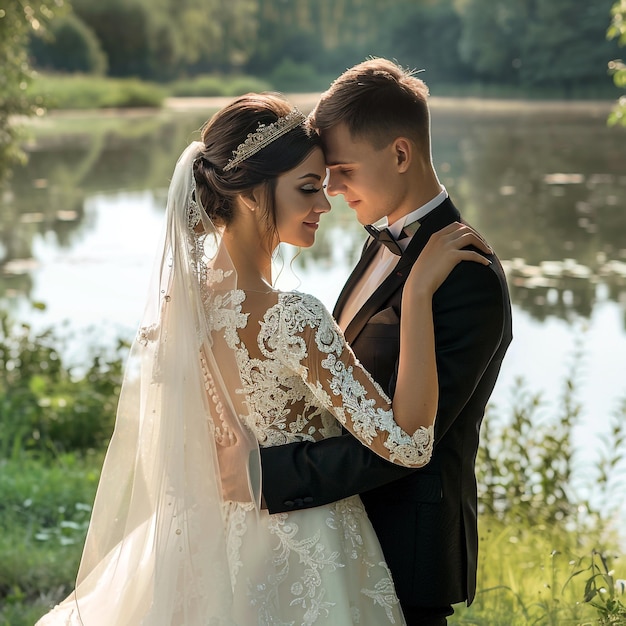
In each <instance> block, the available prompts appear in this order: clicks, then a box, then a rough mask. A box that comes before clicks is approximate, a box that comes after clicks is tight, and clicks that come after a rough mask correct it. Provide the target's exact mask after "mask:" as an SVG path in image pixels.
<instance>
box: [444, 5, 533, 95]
mask: <svg viewBox="0 0 626 626" xmlns="http://www.w3.org/2000/svg"><path fill="white" fill-rule="evenodd" d="M531 4H532V0H521V1H519V2H518V1H517V0H516V1H515V2H511V1H510V0H509V1H505V0H496V1H495V2H494V0H457V2H456V6H457V8H458V11H459V15H460V17H461V23H462V28H461V36H460V39H459V52H460V56H461V59H462V60H463V61H464V62H465V63H466V64H467V65H468V66H470V67H472V68H473V69H474V71H475V72H476V74H477V75H478V76H479V77H482V78H483V79H484V80H487V81H489V82H498V83H504V84H515V83H516V82H517V81H518V70H519V67H520V63H521V61H520V56H521V33H522V32H523V29H524V24H525V23H526V21H527V20H528V16H529V12H530V10H531V8H532V7H531Z"/></svg>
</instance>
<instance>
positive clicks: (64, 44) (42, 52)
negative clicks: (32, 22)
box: [30, 13, 107, 74]
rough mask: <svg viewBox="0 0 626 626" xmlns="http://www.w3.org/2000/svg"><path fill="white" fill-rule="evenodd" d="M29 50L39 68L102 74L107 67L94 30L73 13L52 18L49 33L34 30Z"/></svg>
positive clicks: (33, 61) (34, 63)
mask: <svg viewBox="0 0 626 626" xmlns="http://www.w3.org/2000/svg"><path fill="white" fill-rule="evenodd" d="M30 54H31V57H32V63H33V65H34V66H35V67H36V68H38V69H42V70H52V71H61V72H82V73H85V74H104V73H106V69H107V58H106V55H105V54H104V52H103V51H102V48H101V46H100V42H99V41H98V38H97V37H96V35H95V33H94V32H93V30H92V29H91V28H89V26H87V25H86V24H85V23H84V22H83V21H82V20H81V19H80V18H79V17H78V16H77V15H75V14H72V13H70V14H68V15H64V16H63V17H61V18H59V19H58V20H55V21H54V22H52V24H50V28H49V30H48V33H45V34H35V35H34V36H33V37H32V39H31V43H30Z"/></svg>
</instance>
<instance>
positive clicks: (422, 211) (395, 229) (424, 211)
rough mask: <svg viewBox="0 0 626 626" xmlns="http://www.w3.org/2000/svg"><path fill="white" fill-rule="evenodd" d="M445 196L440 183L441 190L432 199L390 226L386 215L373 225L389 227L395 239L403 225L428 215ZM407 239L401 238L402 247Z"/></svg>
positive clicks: (408, 238)
mask: <svg viewBox="0 0 626 626" xmlns="http://www.w3.org/2000/svg"><path fill="white" fill-rule="evenodd" d="M447 197H448V192H447V191H446V188H445V187H444V186H443V185H441V191H440V192H439V193H438V194H437V195H436V196H435V197H434V198H433V199H432V200H429V201H428V202H427V203H426V204H423V205H422V206H421V207H419V208H417V209H415V211H411V212H410V213H407V214H406V215H404V216H403V217H401V218H400V219H399V220H396V221H395V222H394V223H393V224H392V225H391V226H389V221H388V219H387V216H385V217H383V218H382V219H380V220H378V221H377V222H375V223H374V224H373V226H376V228H378V229H381V230H382V229H384V228H389V232H390V233H391V234H392V235H393V237H394V239H397V238H398V237H399V236H400V233H401V232H402V229H403V228H404V227H405V225H407V224H412V223H413V222H416V221H417V220H421V219H422V218H423V217H426V215H428V214H429V213H430V212H431V211H432V210H433V209H436V208H437V207H438V206H439V205H440V204H441V203H442V202H443V201H444V200H445V199H446V198H447ZM409 241H410V237H407V238H406V239H403V240H402V243H405V246H404V247H406V245H408V243H409Z"/></svg>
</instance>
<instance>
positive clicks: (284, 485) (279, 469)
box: [261, 434, 415, 513]
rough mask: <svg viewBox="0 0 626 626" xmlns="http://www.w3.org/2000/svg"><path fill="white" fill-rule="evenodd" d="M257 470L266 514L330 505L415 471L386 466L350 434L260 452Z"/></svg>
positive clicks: (273, 447) (383, 460)
mask: <svg viewBox="0 0 626 626" xmlns="http://www.w3.org/2000/svg"><path fill="white" fill-rule="evenodd" d="M261 464H262V475H263V496H264V499H265V503H266V505H267V508H268V510H269V512H270V513H283V512H288V511H294V510H297V509H308V508H311V507H315V506H321V505H323V504H328V503H330V502H335V501H337V500H341V499H342V498H346V497H348V496H352V495H355V494H357V493H362V492H363V491H367V490H369V489H373V488H375V487H379V486H381V485H384V484H386V483H389V482H391V481H393V480H396V479H398V478H402V477H403V476H406V475H407V474H410V473H411V472H414V471H415V470H414V469H410V468H406V467H403V466H400V465H394V464H393V463H391V462H389V461H386V460H385V459H383V458H381V457H379V456H378V455H377V454H375V453H374V452H372V451H371V450H369V449H368V448H367V447H366V446H364V445H363V444H362V443H361V442H360V441H358V440H357V439H356V438H354V437H353V436H352V435H350V434H345V435H341V436H340V437H330V438H328V439H323V440H321V441H316V442H308V441H303V442H298V443H290V444H287V445H282V446H272V447H269V448H261Z"/></svg>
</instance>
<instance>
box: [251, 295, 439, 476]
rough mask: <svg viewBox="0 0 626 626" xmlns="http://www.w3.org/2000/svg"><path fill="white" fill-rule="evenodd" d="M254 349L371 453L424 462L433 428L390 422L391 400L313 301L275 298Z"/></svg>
mask: <svg viewBox="0 0 626 626" xmlns="http://www.w3.org/2000/svg"><path fill="white" fill-rule="evenodd" d="M259 347H261V349H262V350H263V351H264V352H265V354H266V356H269V357H271V358H273V359H277V360H279V361H281V362H282V363H283V364H285V365H287V366H288V367H289V369H291V370H292V371H294V372H295V373H297V374H298V375H299V376H300V377H301V378H302V379H303V380H304V382H305V383H306V385H307V386H308V387H309V389H310V390H311V391H312V392H313V394H314V395H315V397H316V399H317V401H318V402H319V403H320V405H321V406H322V407H323V408H325V409H327V410H328V411H329V412H331V413H332V414H333V415H334V416H335V418H336V419H337V420H338V421H339V422H340V423H341V424H342V425H343V426H344V427H345V428H347V429H348V430H349V431H350V432H351V433H352V434H353V435H354V436H355V437H357V438H358V439H359V440H360V441H361V442H362V443H363V444H365V445H366V446H368V447H369V448H370V449H371V450H373V451H374V452H375V453H376V454H378V455H379V456H381V457H383V458H385V459H388V460H389V461H392V462H393V463H396V464H399V465H405V466H408V467H421V466H423V465H425V464H426V463H428V461H429V460H430V457H431V455H432V448H433V436H434V428H433V426H430V427H428V428H425V427H421V428H419V429H418V430H417V431H416V432H415V433H414V434H413V435H412V436H411V435H409V434H407V433H406V432H405V431H403V430H402V429H401V428H400V427H399V426H398V425H397V424H396V423H395V421H394V419H393V412H392V410H391V400H390V399H389V398H388V397H387V395H386V394H385V393H384V392H383V390H382V389H381V387H380V386H379V385H378V384H377V383H376V382H375V381H374V380H373V379H372V377H371V376H370V374H369V372H367V371H366V370H365V369H364V368H363V367H362V366H361V364H360V363H359V361H358V360H357V359H356V357H355V355H354V352H352V350H351V348H350V347H349V346H348V344H347V343H346V341H345V339H344V337H343V334H342V332H341V330H340V329H339V327H338V326H337V324H336V323H335V320H334V319H333V317H332V316H331V315H330V313H329V312H328V311H327V310H326V308H325V307H324V306H323V305H322V304H321V302H319V301H318V300H317V299H316V298H314V297H313V296H309V295H306V294H300V293H294V292H292V293H285V294H281V298H280V299H279V303H278V305H277V306H276V307H273V308H272V309H270V310H269V311H268V312H267V314H266V316H265V318H264V322H263V324H262V330H261V334H260V336H259Z"/></svg>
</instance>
